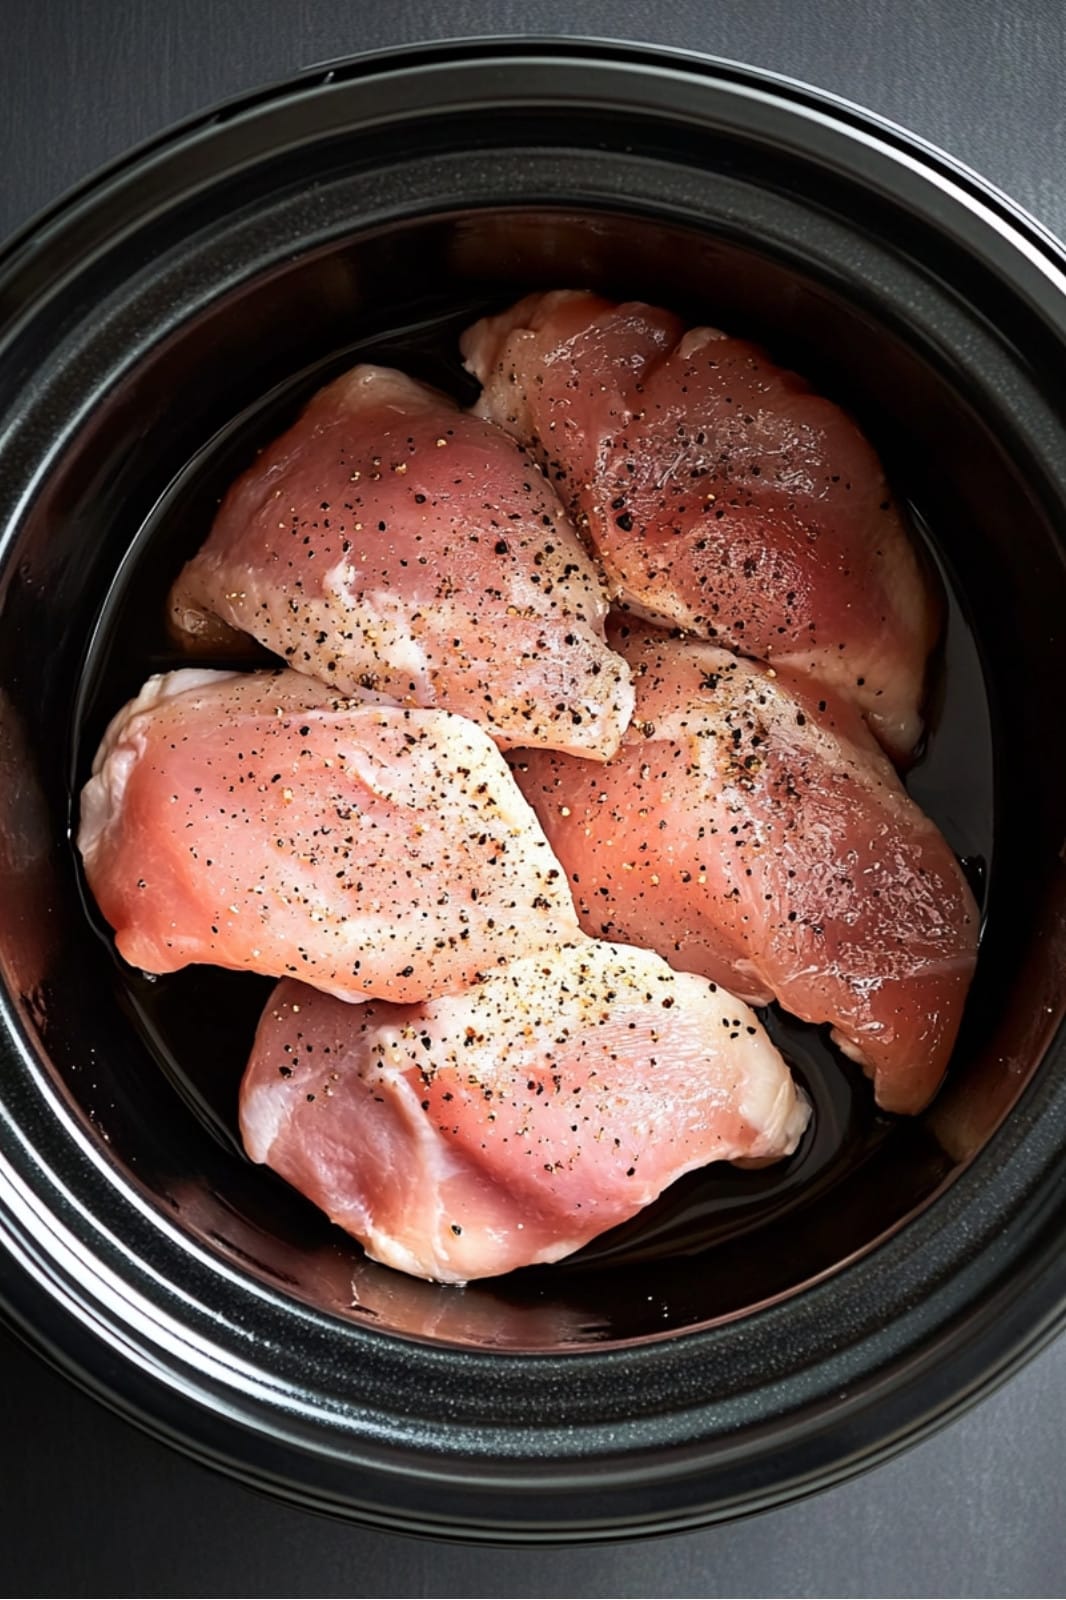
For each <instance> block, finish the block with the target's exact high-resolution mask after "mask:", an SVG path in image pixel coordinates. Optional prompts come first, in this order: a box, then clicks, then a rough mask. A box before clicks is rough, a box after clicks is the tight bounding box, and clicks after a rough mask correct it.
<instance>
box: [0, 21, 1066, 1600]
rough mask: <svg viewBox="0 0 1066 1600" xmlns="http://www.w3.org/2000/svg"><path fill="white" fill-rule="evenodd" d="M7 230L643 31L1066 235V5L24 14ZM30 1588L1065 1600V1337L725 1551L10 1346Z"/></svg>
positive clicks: (18, 1558) (9, 1409)
mask: <svg viewBox="0 0 1066 1600" xmlns="http://www.w3.org/2000/svg"><path fill="white" fill-rule="evenodd" d="M0 19H2V25H3V34H4V48H3V49H2V50H0V152H2V155H3V171H4V181H3V185H2V188H0V237H2V236H4V235H6V234H8V233H9V232H10V231H11V230H12V229H14V228H15V227H17V226H19V225H20V224H21V223H23V222H24V221H26V220H27V219H28V218H29V217H30V216H31V215H32V214H33V213H34V212H35V211H36V210H37V209H39V208H40V207H42V206H44V205H46V204H48V203H49V202H51V201H52V200H53V199H55V198H56V197H57V196H58V195H59V194H60V193H61V192H62V191H63V190H64V189H66V188H67V187H69V186H70V185H71V184H73V183H75V182H76V181H78V180H79V179H80V178H82V177H84V176H86V175H87V174H88V173H90V172H91V171H92V170H93V169H94V168H95V167H97V166H98V165H99V164H100V163H102V162H103V161H106V160H107V159H109V158H110V157H112V156H114V155H118V154H120V153H121V152H123V151H124V150H126V149H127V148H128V147H129V146H130V145H132V144H134V143H136V142H138V141H140V140H142V139H145V138H147V137H148V136H150V135H151V134H154V133H156V132H158V131H159V130H161V129H163V128H164V127H166V126H167V125H168V124H170V123H172V122H173V121H175V120H177V119H179V118H182V117H185V116H187V115H189V114H190V113H193V112H195V111H198V110H200V109H202V108H204V107H205V106H208V105H211V104H212V103H214V102H216V101H218V100H221V99H223V98H225V97H227V96H229V95H232V94H234V93H237V92H240V91H243V90H246V89H249V88H252V87H255V86H257V85H260V84H262V83H265V82H269V81H271V80H273V79H277V78H280V77H283V76H286V75H287V74H289V73H291V72H292V71H293V70H294V69H296V68H299V67H301V66H307V65H311V64H313V63H315V62H320V61H323V60H328V59H330V58H333V57H336V56H340V55H345V54H349V53H351V52H353V51H355V50H359V49H363V48H380V47H382V46H385V45H390V44H396V43H402V42H407V41H413V40H417V39H433V38H447V37H464V36H471V35H477V34H487V33H534V34H545V35H553V34H554V35H558V34H584V35H591V36H612V37H620V38H630V39H638V40H643V41H650V42H656V43H663V44H668V45H675V46H682V47H686V48H689V49H698V50H705V51H708V52H710V53H712V54H716V55H720V56H725V57H728V58H732V59H735V60H741V61H746V62H751V63H754V64H755V65H757V66H762V67H768V68H771V69H774V70H776V71H778V72H782V73H785V74H787V75H788V76H790V77H793V78H798V79H802V80H806V81H808V82H810V83H814V84H816V85H819V86H821V87H824V88H827V89H830V90H832V91H834V92H835V93H837V94H840V95H843V96H845V97H846V98H848V99H850V100H853V101H856V102H858V103H860V104H862V105H865V106H868V107H870V108H872V109H873V110H875V111H878V112H880V113H881V114H883V115H885V116H888V117H891V118H893V119H894V120H896V121H897V122H900V123H902V124H904V125H905V126H907V127H909V128H910V129H912V130H914V131H915V132H917V133H919V134H921V135H923V136H924V137H925V138H927V139H930V140H932V141H934V142H935V143H937V144H940V145H942V146H943V147H944V148H946V149H947V150H949V151H950V152H951V153H952V154H953V155H955V156H957V157H958V158H960V159H961V160H963V161H965V162H966V163H968V164H969V165H970V166H972V167H973V168H975V169H976V170H977V171H978V172H980V173H981V174H983V175H984V176H985V177H986V178H988V179H990V180H991V181H992V182H993V183H995V184H997V185H998V186H999V187H1000V188H1002V189H1004V190H1006V191H1007V192H1008V193H1009V194H1010V195H1012V196H1013V198H1014V199H1016V200H1017V201H1019V202H1020V203H1021V204H1022V205H1024V206H1026V207H1028V208H1029V209H1030V210H1032V211H1033V212H1034V213H1035V214H1036V215H1037V216H1038V217H1039V218H1040V219H1041V220H1042V221H1043V222H1045V223H1046V224H1047V225H1048V226H1049V227H1050V228H1052V229H1053V230H1054V231H1056V232H1058V233H1059V234H1060V235H1064V236H1066V7H1064V6H1063V5H1062V3H1061V0H1005V3H1003V4H990V3H988V0H979V3H969V4H967V3H966V0H925V3H924V4H920V5H919V4H918V3H916V0H915V3H905V0H895V3H893V0H707V3H703V4H701V3H699V0H674V3H672V4H661V3H655V0H643V3H641V4H634V3H624V4H611V3H606V0H571V3H569V4H565V3H560V0H542V3H539V4H538V3H534V0H530V3H528V4H526V5H524V6H519V5H517V4H513V3H511V0H502V3H498V4H493V3H491V0H455V3H451V4H449V3H446V0H440V3H433V0H412V3H401V0H126V3H123V0H7V3H6V5H4V6H3V8H2V14H0ZM0 1349H2V1350H3V1353H4V1355H5V1357H6V1359H5V1361H4V1365H3V1368H2V1373H0V1394H2V1396H3V1401H4V1412H3V1414H4V1422H5V1427H4V1444H3V1451H2V1464H0V1487H2V1494H0V1536H2V1541H3V1550H4V1562H3V1565H4V1570H5V1572H6V1584H5V1588H6V1590H7V1592H8V1593H19V1592H25V1593H29V1594H34V1595H48V1594H59V1593H71V1594H89V1595H99V1594H151V1595H180V1594H187V1595H195V1594H255V1595H281V1594H299V1595H346V1594H359V1595H423V1594H425V1595H436V1596H447V1595H471V1596H475V1595H515V1596H518V1595H596V1596H599V1595H677V1596H682V1595H685V1596H688V1595H765V1594H780V1595H825V1594H830V1595H926V1594H940V1595H951V1596H955V1595H959V1596H962V1595H982V1594H986V1595H987V1594H996V1595H1062V1594H1063V1593H1064V1587H1066V1585H1064V1574H1066V1449H1064V1445H1063V1433H1064V1426H1063V1422H1064V1416H1066V1339H1060V1340H1059V1341H1058V1342H1057V1343H1056V1344H1054V1345H1053V1346H1052V1347H1051V1348H1049V1349H1048V1350H1046V1351H1045V1352H1044V1353H1043V1354H1042V1355H1041V1356H1040V1357H1038V1358H1037V1359H1036V1360H1035V1361H1033V1362H1032V1363H1031V1364H1030V1365H1029V1366H1028V1367H1027V1368H1026V1369H1025V1370H1023V1371H1022V1372H1021V1373H1020V1374H1018V1375H1017V1376H1015V1377H1014V1378H1013V1379H1011V1381H1010V1382H1009V1383H1007V1384H1006V1386H1005V1387H1003V1388H1002V1389H1000V1390H999V1391H998V1392H997V1393H996V1394H994V1395H992V1396H989V1397H987V1398H986V1399H985V1400H984V1401H983V1402H982V1403H980V1404H979V1405H978V1406H977V1407H976V1408H975V1409H973V1410H971V1411H970V1412H969V1413H967V1414H966V1415H965V1416H963V1417H962V1418H960V1419H958V1420H957V1421H955V1422H954V1423H953V1424H952V1425H951V1426H949V1427H948V1428H946V1429H945V1430H943V1431H942V1432H941V1433H939V1434H938V1435H936V1436H935V1437H934V1438H932V1439H930V1440H928V1441H927V1442H925V1443H924V1444H922V1445H920V1446H919V1447H917V1448H915V1449H913V1450H911V1451H909V1452H907V1453H905V1454H903V1455H902V1456H900V1457H898V1458H897V1459H896V1460H894V1461H893V1462H891V1463H890V1464H888V1465H887V1466H883V1467H881V1468H879V1469H877V1470H876V1471H874V1472H871V1473H868V1474H867V1475H866V1476H864V1477H861V1478H858V1479H856V1480H853V1481H852V1482H851V1483H849V1484H846V1485H844V1486H843V1487H841V1488H838V1489H835V1490H833V1491H832V1492H830V1493H827V1494H824V1495H822V1496H820V1497H819V1498H817V1499H814V1500H811V1501H807V1502H804V1503H801V1504H796V1505H793V1506H790V1507H788V1508H786V1509H784V1510H780V1511H776V1512H772V1513H768V1514H765V1515H763V1516H760V1517H758V1518H753V1519H751V1520H748V1521H746V1522H742V1523H735V1524H732V1525H730V1526H725V1527H720V1528H715V1529H711V1530H709V1531H707V1532H704V1533H696V1534H688V1535H684V1536H679V1537H673V1538H666V1539H661V1540H657V1541H654V1542H650V1543H646V1544H639V1545H638V1544H630V1545H622V1546H614V1547H611V1548H602V1549H587V1550H538V1551H536V1552H533V1551H529V1552H524V1551H510V1550H490V1551H484V1550H482V1551H478V1550H472V1549H467V1548H464V1547H461V1546H443V1545H439V1544H434V1543H431V1542H429V1541H423V1542H420V1541H414V1540H408V1539H402V1538H399V1537H392V1536H388V1535H384V1534H379V1533H374V1532H368V1531H365V1530H361V1529H357V1528H353V1527H347V1526H343V1525H339V1524H334V1523H330V1522H327V1521H324V1520H322V1519H319V1518H315V1517H312V1516H309V1515H305V1514H303V1513H300V1512H296V1511H293V1510H290V1509H288V1508H285V1507H281V1506H276V1505H273V1504H271V1503H268V1502H267V1501H265V1500H263V1499H261V1498H259V1497H258V1496H256V1495H254V1494H252V1493H251V1492H249V1491H247V1490H245V1489H243V1488H242V1487H240V1486H239V1485H236V1484H233V1483H230V1482H227V1481H225V1480H223V1479H221V1478H218V1477H216V1476H215V1475H213V1474H212V1473H210V1472H208V1471H207V1470H206V1469H204V1468H201V1467H199V1466H197V1465H194V1464H192V1463H190V1462H188V1461H186V1460H184V1459H182V1458H180V1457H178V1456H177V1455H175V1454H173V1453H172V1452H170V1451H168V1450H167V1449H165V1448H164V1447H163V1446H161V1445H159V1444H156V1443H155V1442H153V1441H152V1440H149V1439H147V1438H144V1437H142V1436H141V1435H140V1434H138V1433H136V1432H135V1431H134V1430H133V1429H132V1428H131V1427H129V1426H128V1425H127V1424H125V1423H124V1422H121V1421H119V1420H118V1419H116V1418H114V1417H112V1416H110V1415H109V1414H108V1413H106V1412H104V1411H103V1410H102V1409H101V1408H100V1407H98V1406H97V1405H96V1404H95V1403H94V1402H93V1401H91V1400H89V1399H87V1398H86V1397H84V1396H83V1395H81V1394H80V1393H78V1392H77V1391H75V1390H74V1389H72V1388H71V1387H70V1386H69V1385H68V1384H67V1383H66V1382H65V1381H64V1380H63V1379H61V1378H59V1377H57V1376H55V1375H54V1374H53V1373H52V1372H50V1371H49V1370H48V1369H47V1368H45V1367H44V1366H43V1365H42V1364H41V1363H40V1362H39V1361H38V1360H37V1359H36V1357H34V1356H31V1355H29V1354H28V1353H26V1352H25V1351H24V1350H23V1349H22V1348H21V1347H20V1346H18V1345H16V1344H15V1343H14V1342H13V1341H12V1340H10V1339H9V1338H7V1337H6V1336H0Z"/></svg>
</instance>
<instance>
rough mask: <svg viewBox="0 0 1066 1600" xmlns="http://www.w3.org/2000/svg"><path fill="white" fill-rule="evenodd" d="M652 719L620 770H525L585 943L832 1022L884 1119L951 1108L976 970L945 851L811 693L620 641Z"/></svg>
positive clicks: (554, 765)
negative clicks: (948, 1101)
mask: <svg viewBox="0 0 1066 1600" xmlns="http://www.w3.org/2000/svg"><path fill="white" fill-rule="evenodd" d="M608 634H609V637H611V638H612V639H613V641H614V643H615V645H616V647H617V648H618V649H620V650H623V651H624V653H625V654H626V656H627V659H628V660H629V663H630V665H631V667H632V668H633V673H634V681H635V685H636V690H637V709H636V714H635V716H634V720H633V724H632V726H631V728H630V731H629V733H628V734H627V735H626V740H625V743H624V744H623V747H622V749H621V751H620V752H619V754H618V756H617V757H615V759H614V760H613V761H611V762H610V763H609V764H608V765H607V766H606V767H603V766H592V765H590V763H588V762H586V761H581V760H580V759H578V758H575V757H573V756H562V755H552V754H549V753H547V752H539V751H528V752H521V753H516V754H515V755H513V756H512V757H511V764H512V770H513V771H514V772H515V775H516V777H517V778H518V781H519V783H520V784H521V786H522V789H523V791H524V792H525V794H526V796H527V798H528V799H529V800H530V801H531V802H532V804H533V806H534V808H535V810H536V811H537V814H538V816H539V817H540V819H541V822H542V824H543V826H544V830H545V833H546V834H547V836H548V839H549V840H550V842H551V844H552V847H553V849H554V850H555V852H556V854H557V855H558V857H559V860H560V861H561V862H562V864H563V866H564V867H565V869H566V871H567V873H568V875H569V878H570V882H571V884H572V886H573V889H574V894H575V897H576V901H577V907H578V915H579V917H580V919H581V924H582V926H583V927H584V928H585V930H586V931H587V932H588V933H590V934H593V935H596V936H598V937H602V938H605V939H625V940H630V941H632V942H633V943H636V944H643V945H647V946H649V947H650V948H651V949H653V950H658V951H659V953H660V954H661V955H663V956H665V957H666V959H667V960H669V961H670V962H671V963H673V964H674V965H675V966H678V967H680V968H682V969H683V970H685V971H690V972H700V973H703V974H704V976H706V977H708V978H712V979H714V980H715V981H716V982H718V983H721V984H724V985H725V986H726V987H728V988H731V989H733V990H735V991H736V992H737V993H738V994H741V995H743V996H744V998H745V999H747V1000H749V1001H751V1002H752V1003H753V1004H756V1005H758V1004H764V1003H765V1002H767V1001H769V1000H771V999H776V1000H779V1001H780V1002H781V1004H782V1005H783V1006H784V1007H785V1008H786V1009H787V1010H789V1011H791V1012H793V1013H795V1015H796V1016H799V1017H803V1018H805V1019H806V1020H807V1021H810V1022H829V1023H831V1024H832V1026H833V1036H834V1038H835V1040H836V1042H837V1043H838V1044H839V1045H840V1046H841V1048H842V1049H843V1050H845V1051H846V1052H847V1054H848V1055H850V1056H852V1057H854V1059H855V1060H857V1061H859V1062H861V1063H862V1065H863V1067H864V1068H865V1069H866V1071H867V1072H868V1073H869V1074H870V1075H871V1077H873V1079H874V1088H875V1092H876V1095H877V1099H878V1101H879V1103H880V1104H881V1105H882V1106H884V1107H885V1109H886V1110H889V1111H903V1112H914V1111H918V1110H920V1109H921V1107H922V1106H923V1105H925V1103H926V1102H927V1101H928V1100H929V1098H930V1097H931V1096H932V1094H933V1093H934V1091H935V1089H936V1087H937V1084H938V1083H939V1081H940V1079H941V1076H942V1075H943V1072H944V1069H945V1067H946V1065H947V1061H948V1057H949V1055H950V1054H951V1049H952V1045H953V1044H954V1041H955V1036H956V1033H957V1031H958V1027H959V1022H960V1019H961V1016H962V1010H963V1005H964V1003H965V999H966V992H967V989H968V987H969V983H970V978H971V976H972V974H973V968H974V962H975V960H976V955H977V936H978V914H977V908H976V906H975V905H974V901H973V896H972V895H971V893H970V890H969V888H968V886H967V884H966V880H965V878H964V877H963V874H962V871H961V869H960V867H959V865H958V863H957V861H956V860H955V857H954V856H953V855H952V853H951V850H950V849H949V848H948V845H947V844H946V842H945V840H944V839H943V837H942V836H941V834H940V833H939V832H938V830H937V828H936V827H935V826H934V824H933V823H932V822H931V821H930V820H929V818H928V817H926V816H925V815H923V813H922V812H921V811H920V810H919V809H918V807H917V806H916V805H915V804H914V803H913V801H912V800H911V799H910V798H909V797H908V795H907V793H906V791H905V790H904V789H903V787H902V785H901V784H900V782H899V779H898V778H897V777H896V774H895V772H894V771H893V769H892V767H891V765H890V763H889V762H888V760H887V759H886V757H885V756H884V755H883V754H882V752H881V751H880V750H879V748H878V747H877V745H876V744H875V742H874V740H873V739H872V737H871V736H870V734H869V732H868V731H867V729H866V727H865V725H864V723H863V722H862V720H861V718H860V717H859V716H858V714H857V712H856V711H855V710H854V709H853V708H852V707H851V706H849V705H848V704H847V703H846V702H845V701H842V700H840V699H839V698H838V697H837V696H835V695H833V694H831V692H830V691H829V690H821V691H819V690H818V689H817V688H815V687H814V686H813V685H812V684H811V682H810V680H809V679H806V678H803V677H801V676H799V675H792V674H788V673H784V672H780V673H775V672H774V671H773V670H772V669H770V670H767V669H765V668H762V667H759V666H756V665H755V664H754V663H752V662H748V661H742V660H739V659H737V658H736V657H735V656H732V655H730V654H729V653H728V652H727V651H724V650H720V649H718V648H717V647H716V646H714V645H711V644H706V643H703V642H702V641H691V640H690V641H684V640H679V639H676V638H672V637H670V636H669V635H667V634H664V633H661V632H658V631H657V630H655V629H650V628H645V627H643V626H639V625H635V624H634V625H630V624H628V623H626V622H623V621H619V622H617V623H612V624H611V625H610V627H609V629H608Z"/></svg>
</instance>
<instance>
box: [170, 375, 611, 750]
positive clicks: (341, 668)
mask: <svg viewBox="0 0 1066 1600" xmlns="http://www.w3.org/2000/svg"><path fill="white" fill-rule="evenodd" d="M170 606H171V618H172V622H173V624H174V626H175V628H176V630H177V631H178V633H179V635H185V636H186V637H187V638H189V639H191V640H195V639H196V638H197V637H198V636H201V635H205V634H206V635H207V636H208V637H209V638H210V637H213V636H214V635H215V633H216V631H217V626H218V622H219V620H221V622H222V623H223V624H225V625H226V627H227V628H229V629H240V630H243V631H244V632H246V633H249V634H252V635H254V637H255V638H256V639H258V640H259V641H260V643H261V644H264V645H266V646H267V648H268V649H270V650H273V651H274V652H275V653H276V654H277V655H279V656H281V657H282V658H283V659H284V660H285V661H286V663H287V664H288V665H289V666H291V667H294V668H295V669H296V670H297V671H299V672H305V673H309V674H311V675H312V676H314V677H317V678H321V679H322V680H323V682H325V683H328V684H329V685H330V686H331V687H332V688H335V689H337V690H339V691H340V692H342V693H344V694H352V693H356V692H364V691H369V692H370V693H372V694H373V693H379V694H381V695H382V696H384V697H386V698H389V699H393V700H396V701H398V702H400V703H402V704H404V705H410V706H425V707H442V708H444V709H446V710H449V711H456V712H459V713H461V714H462V715H463V716H466V717H470V718H472V719H473V720H474V721H475V722H478V723H480V725H481V726H482V727H484V728H485V729H486V730H487V731H488V732H489V733H491V734H492V735H493V737H494V738H496V739H498V740H499V741H500V742H501V743H503V744H508V743H510V744H516V743H518V744H523V745H532V746H540V745H543V746H546V747H547V748H550V749H561V750H574V751H578V752H580V753H581V754H583V755H588V756H592V757H604V756H607V755H609V754H611V753H612V751H614V750H615V749H617V747H618V742H619V740H620V738H621V736H622V731H623V729H624V728H625V726H626V723H627V722H628V721H629V716H630V713H631V710H632V705H633V694H632V689H631V688H630V685H629V678H628V674H627V671H626V667H625V663H624V662H622V661H620V660H619V658H618V657H617V656H616V655H614V654H613V653H612V652H611V651H610V650H609V649H608V648H607V645H606V643H605V641H604V636H603V623H604V618H605V617H606V614H607V598H606V593H605V589H604V585H603V582H602V579H601V578H600V575H599V573H598V572H597V570H596V568H595V566H594V564H593V562H592V561H591V560H590V558H589V556H588V553H587V551H586V550H585V547H584V545H583V544H582V542H581V540H580V538H579V537H578V535H577V533H576V531H575V529H574V527H573V526H572V524H571V522H570V520H569V518H568V516H567V514H566V512H565V511H564V509H563V506H562V503H561V502H560V500H559V497H558V496H557V495H556V493H555V491H554V489H553V488H552V487H551V485H550V484H549V483H548V482H547V481H546V479H545V477H544V475H543V474H542V473H541V472H540V471H539V469H538V468H537V466H536V464H535V462H533V461H532V460H531V459H530V457H529V456H528V455H526V454H525V452H524V451H523V450H522V449H521V448H520V447H519V446H518V445H517V444H516V443H515V441H514V439H513V438H512V437H511V435H510V434H508V433H505V432H504V431H503V430H502V429H499V428H496V427H494V426H493V425H492V424H491V423H489V422H484V421H482V420H480V419H479V418H477V417H474V416H470V415H468V414H467V413H465V412H463V411H461V410H460V409H459V407H458V406H457V405H456V403H455V402H454V401H453V400H450V399H448V398H447V396H445V395H442V394H439V393H438V392H437V391H436V390H433V389H429V388H427V387H426V386H425V384H421V383H416V382H415V380H414V379H413V378H408V377H405V376H404V375H403V374H402V373H400V372H394V371H392V370H390V369H389V368H385V367H374V366H359V367H356V368H355V369H354V370H353V371H351V372H349V373H346V374H345V375H344V376H343V377H341V378H338V379H337V380H336V382H334V383H331V384H330V385H329V386H328V387H327V388H325V389H323V390H321V391H320V392H319V393H318V394H317V395H315V397H314V398H313V399H312V400H311V402H310V404H309V405H308V406H307V408H306V410H305V411H304V412H303V414H302V416H301V417H300V418H299V420H298V421H297V422H296V423H295V424H294V426H293V427H291V428H290V429H289V431H288V432H287V433H285V434H284V435H283V436H282V437H281V438H280V439H278V440H277V441H276V442H275V443H274V444H272V445H270V446H269V447H268V448H267V449H266V450H264V451H263V453H262V454H261V455H260V456H259V457H258V459H257V460H256V461H255V463H254V464H253V465H252V466H251V467H250V468H249V469H248V471H247V472H245V473H244V475H243V476H242V477H240V478H239V479H238V480H237V482H236V483H235V484H234V485H233V487H232V488H231V489H230V491H229V493H228V494H227V495H226V497H225V499H224V500H223V502H222V506H221V508H220V510H219V512H218V516H217V517H216V519H215V523H214V526H213V528H212V530H211V533H210V535H209V537H208V539H207V542H206V543H205V544H204V546H203V548H202V549H201V550H200V552H199V554H198V555H196V556H194V558H193V559H192V560H191V561H190V562H189V563H188V564H187V566H186V567H185V568H184V570H183V571H182V572H181V574H180V575H179V577H178V580H177V582H176V584H175V586H174V589H173V592H172V594H171V601H170Z"/></svg>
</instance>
